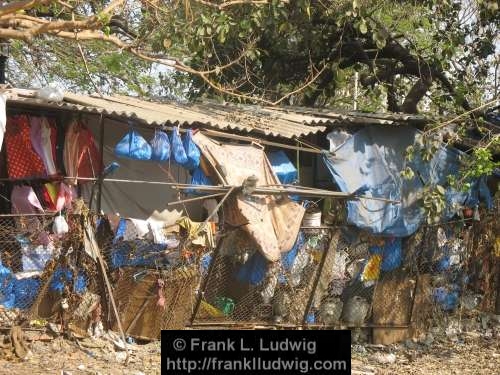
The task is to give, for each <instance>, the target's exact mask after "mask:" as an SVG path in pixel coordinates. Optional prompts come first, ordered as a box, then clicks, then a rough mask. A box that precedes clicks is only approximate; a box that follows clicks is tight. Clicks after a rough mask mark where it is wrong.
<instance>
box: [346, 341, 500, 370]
mask: <svg viewBox="0 0 500 375" xmlns="http://www.w3.org/2000/svg"><path fill="white" fill-rule="evenodd" d="M355 349H356V348H353V351H352V369H353V371H352V373H353V374H358V375H369V374H376V375H379V374H380V375H382V374H384V375H385V374H391V375H392V374H425V375H434V374H436V375H445V374H446V375H447V374H488V375H489V374H500V339H499V338H494V339H485V338H475V337H474V338H471V339H470V340H468V339H466V340H463V341H462V340H461V341H459V342H442V343H434V344H432V345H430V346H428V347H424V346H422V347H420V346H419V347H417V348H416V349H411V350H409V349H407V348H399V349H398V348H384V349H376V348H374V349H372V350H370V349H369V348H367V349H366V352H364V351H362V353H359V352H355ZM388 354H394V355H395V360H394V362H393V363H381V360H382V361H383V359H384V358H390V357H388ZM393 358H394V357H393Z"/></svg>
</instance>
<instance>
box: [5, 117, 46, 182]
mask: <svg viewBox="0 0 500 375" xmlns="http://www.w3.org/2000/svg"><path fill="white" fill-rule="evenodd" d="M4 142H5V147H6V150H7V171H8V174H9V177H10V178H18V179H23V178H28V177H46V172H45V166H44V164H43V161H42V159H41V158H40V157H39V156H38V155H37V153H36V152H35V150H33V146H32V145H31V138H30V124H29V120H28V116H26V115H18V116H10V117H8V118H7V130H6V132H5V140H4Z"/></svg>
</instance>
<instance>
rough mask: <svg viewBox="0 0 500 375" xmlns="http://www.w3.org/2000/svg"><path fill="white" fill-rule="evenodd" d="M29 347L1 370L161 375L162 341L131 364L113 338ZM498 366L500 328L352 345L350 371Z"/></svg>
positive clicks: (428, 371) (134, 351) (470, 370)
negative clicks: (384, 343)
mask: <svg viewBox="0 0 500 375" xmlns="http://www.w3.org/2000/svg"><path fill="white" fill-rule="evenodd" d="M31 336H32V337H31V339H33V338H34V337H33V335H31ZM44 337H45V339H43V338H44ZM35 338H36V337H35ZM40 338H42V339H40ZM28 347H29V349H30V350H31V355H30V356H29V358H28V359H27V360H25V361H20V360H14V361H5V360H1V359H0V374H10V375H13V374H29V375H38V374H44V375H45V374H56V375H80V374H94V375H97V374H101V375H108V374H109V375H121V374H124V375H143V374H145V375H149V374H160V352H161V347H160V343H159V342H151V343H148V344H143V345H141V344H133V345H130V347H131V352H130V353H131V354H130V358H129V363H128V365H126V364H125V363H124V361H125V352H124V351H123V350H120V348H117V347H116V345H114V344H113V342H112V340H111V341H110V340H107V339H102V338H101V339H91V338H86V339H83V340H78V342H76V341H70V340H66V339H63V338H61V337H58V338H53V339H49V338H48V337H46V336H44V335H39V336H38V338H36V340H33V341H31V342H28ZM499 369H500V326H498V328H497V329H495V328H493V329H491V328H490V329H488V330H482V331H481V330H480V331H470V332H460V333H458V334H451V335H446V334H442V335H438V334H435V335H432V334H428V335H427V337H426V338H425V339H424V340H421V341H419V342H416V341H412V340H408V341H406V342H405V343H400V344H396V345H388V346H382V345H370V344H355V345H352V373H353V374H357V375H379V374H424V375H434V374H437V375H445V374H500V370H499Z"/></svg>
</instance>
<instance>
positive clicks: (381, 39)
mask: <svg viewBox="0 0 500 375" xmlns="http://www.w3.org/2000/svg"><path fill="white" fill-rule="evenodd" d="M387 37H388V35H387V32H385V31H384V30H381V29H379V30H377V31H375V32H374V33H373V36H372V38H373V41H374V42H375V44H376V45H377V48H378V49H382V48H384V47H385V45H386V44H387Z"/></svg>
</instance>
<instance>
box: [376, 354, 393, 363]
mask: <svg viewBox="0 0 500 375" xmlns="http://www.w3.org/2000/svg"><path fill="white" fill-rule="evenodd" d="M372 359H373V360H374V361H375V362H377V363H380V364H391V363H394V362H396V355H395V354H393V353H375V354H373V355H372Z"/></svg>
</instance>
